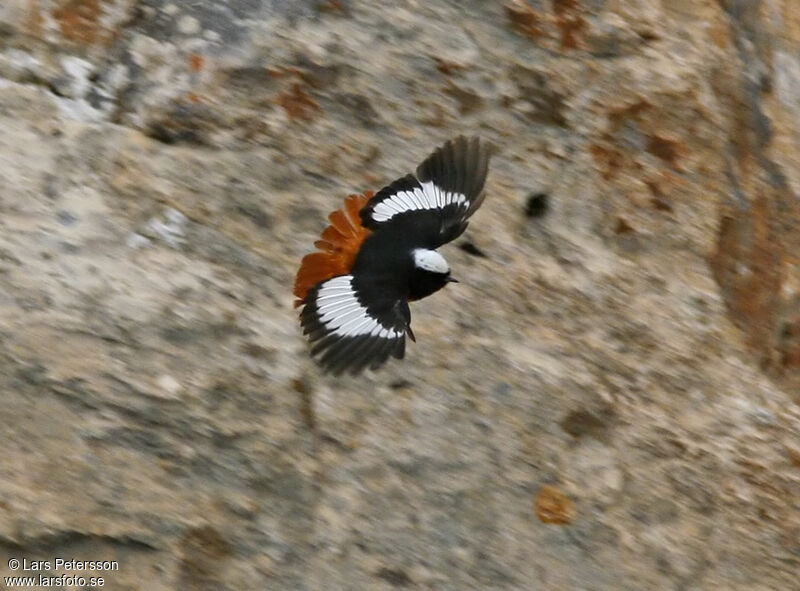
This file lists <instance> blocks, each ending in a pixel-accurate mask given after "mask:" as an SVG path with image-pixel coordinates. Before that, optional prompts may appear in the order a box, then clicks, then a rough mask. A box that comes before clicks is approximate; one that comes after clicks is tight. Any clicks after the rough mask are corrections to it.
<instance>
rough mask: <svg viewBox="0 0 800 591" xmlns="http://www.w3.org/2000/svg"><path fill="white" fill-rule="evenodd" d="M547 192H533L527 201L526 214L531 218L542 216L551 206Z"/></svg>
mask: <svg viewBox="0 0 800 591" xmlns="http://www.w3.org/2000/svg"><path fill="white" fill-rule="evenodd" d="M549 202H550V196H549V195H548V194H547V193H531V194H530V195H528V199H527V200H526V201H525V215H526V216H528V217H529V218H540V217H542V216H543V215H544V214H546V213H547V210H548V208H549V206H550V203H549Z"/></svg>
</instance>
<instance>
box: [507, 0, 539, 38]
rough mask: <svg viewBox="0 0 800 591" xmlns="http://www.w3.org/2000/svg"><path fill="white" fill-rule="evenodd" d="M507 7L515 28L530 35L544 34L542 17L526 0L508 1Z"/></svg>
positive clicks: (508, 15)
mask: <svg viewBox="0 0 800 591" xmlns="http://www.w3.org/2000/svg"><path fill="white" fill-rule="evenodd" d="M505 9H506V16H507V17H508V20H509V21H510V22H511V24H512V25H513V27H514V28H515V29H517V30H518V31H520V32H522V33H525V34H526V35H528V36H530V37H539V36H541V35H542V33H543V30H542V17H541V16H540V15H539V14H538V13H537V12H536V11H535V10H534V9H533V8H531V7H530V6H529V5H528V3H527V2H525V0H511V1H510V2H507V3H506V5H505Z"/></svg>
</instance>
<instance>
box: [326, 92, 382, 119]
mask: <svg viewBox="0 0 800 591" xmlns="http://www.w3.org/2000/svg"><path fill="white" fill-rule="evenodd" d="M335 98H336V101H337V102H338V103H339V104H340V105H341V106H343V107H344V108H346V109H347V110H348V111H349V112H350V113H351V114H352V115H353V116H354V117H355V118H356V119H357V120H358V121H359V122H361V124H362V125H364V126H366V127H372V126H374V125H375V124H377V123H378V120H379V117H378V113H377V112H376V111H375V109H374V108H373V107H372V103H370V102H369V99H368V98H367V97H365V96H363V95H361V94H356V93H352V92H342V93H339V94H337V95H336V97H335Z"/></svg>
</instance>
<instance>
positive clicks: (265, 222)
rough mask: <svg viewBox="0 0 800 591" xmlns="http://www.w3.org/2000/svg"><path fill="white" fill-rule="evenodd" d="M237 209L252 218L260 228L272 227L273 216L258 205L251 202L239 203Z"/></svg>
mask: <svg viewBox="0 0 800 591" xmlns="http://www.w3.org/2000/svg"><path fill="white" fill-rule="evenodd" d="M236 211H238V212H239V213H241V214H242V215H244V216H245V217H246V218H248V219H249V220H251V221H252V222H253V223H254V224H255V225H256V226H258V227H259V228H264V229H266V228H270V227H272V218H271V217H270V215H269V214H268V213H266V212H265V211H264V210H263V209H261V208H260V207H258V206H257V205H253V204H251V203H247V204H239V205H237V206H236Z"/></svg>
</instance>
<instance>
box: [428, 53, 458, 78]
mask: <svg viewBox="0 0 800 591" xmlns="http://www.w3.org/2000/svg"><path fill="white" fill-rule="evenodd" d="M433 59H434V60H435V61H436V69H437V70H439V72H441V73H442V74H444V75H445V76H452V75H453V74H456V73H458V72H460V71H461V70H463V69H464V66H462V65H461V64H459V63H456V62H451V61H449V60H446V59H442V58H440V57H435V56H434V58H433Z"/></svg>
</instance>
